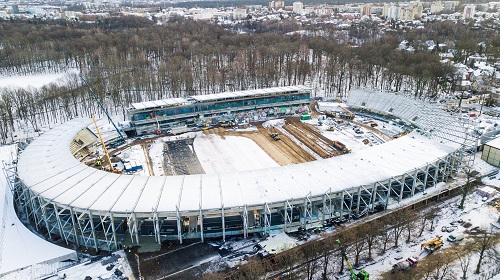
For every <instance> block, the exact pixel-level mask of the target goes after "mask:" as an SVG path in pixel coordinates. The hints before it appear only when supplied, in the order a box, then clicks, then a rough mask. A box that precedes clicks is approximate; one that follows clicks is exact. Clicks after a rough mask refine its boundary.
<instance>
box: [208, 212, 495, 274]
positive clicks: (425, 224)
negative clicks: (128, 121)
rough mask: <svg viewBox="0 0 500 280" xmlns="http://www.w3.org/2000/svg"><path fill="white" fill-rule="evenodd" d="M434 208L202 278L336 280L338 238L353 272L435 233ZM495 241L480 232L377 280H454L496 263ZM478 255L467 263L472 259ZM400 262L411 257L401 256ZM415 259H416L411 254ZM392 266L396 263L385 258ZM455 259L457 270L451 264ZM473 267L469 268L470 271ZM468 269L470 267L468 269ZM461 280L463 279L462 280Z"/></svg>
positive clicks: (340, 265) (342, 267) (341, 270)
mask: <svg viewBox="0 0 500 280" xmlns="http://www.w3.org/2000/svg"><path fill="white" fill-rule="evenodd" d="M439 217H440V215H439V208H433V206H431V207H429V208H427V209H426V210H425V211H421V212H420V211H417V210H413V209H411V208H409V207H407V208H405V209H403V210H400V211H394V212H392V213H390V214H388V215H385V216H383V217H381V218H377V219H374V220H371V221H368V222H366V223H361V224H359V225H353V226H351V227H347V228H344V227H342V226H341V227H340V230H338V231H336V232H334V233H333V234H325V235H324V236H322V238H321V239H319V240H312V241H309V242H307V243H305V244H303V245H301V246H298V247H296V248H293V249H290V250H287V251H285V252H282V253H280V254H277V255H275V256H274V257H272V258H267V259H266V258H265V259H261V258H259V257H254V258H253V259H249V260H248V261H247V262H246V263H245V264H243V265H241V266H239V267H237V269H236V268H235V269H230V270H229V271H224V272H220V273H207V274H205V275H204V276H203V279H205V280H219V279H260V278H262V277H263V276H266V277H265V278H266V279H267V278H270V279H275V278H274V277H276V278H279V279H308V280H312V279H325V280H326V279H335V276H336V275H337V276H338V275H341V274H344V275H345V274H346V273H347V274H348V273H349V272H348V268H347V265H346V262H345V261H344V259H343V257H342V255H341V253H340V250H339V246H338V244H337V242H336V240H340V241H341V242H342V245H343V247H344V249H345V251H346V253H347V255H348V258H349V260H350V261H351V264H352V265H353V266H354V267H355V268H356V267H357V268H358V269H359V267H360V266H361V265H362V264H367V263H368V264H369V263H370V262H371V261H373V260H374V258H375V257H376V256H378V255H384V254H385V253H386V252H387V251H388V250H391V249H393V248H398V247H401V245H402V243H415V246H419V245H420V244H419V243H420V242H418V240H419V238H420V237H421V236H422V235H423V234H424V232H436V231H437V230H438V229H436V224H437V220H438V219H439ZM498 242H500V235H499V234H498V233H491V232H488V231H481V232H479V233H477V234H476V235H474V236H473V237H472V239H471V240H470V241H467V243H465V244H461V245H457V246H455V247H454V248H451V249H441V250H449V251H447V252H446V253H440V252H439V251H437V252H436V253H435V254H433V255H429V256H426V257H425V258H423V259H422V258H421V259H420V260H419V264H418V266H417V267H416V268H412V269H410V270H407V271H401V272H398V273H394V274H392V273H391V272H389V271H388V272H387V273H382V274H381V275H380V277H379V278H380V279H389V280H400V279H401V280H402V279H426V280H427V279H429V280H430V279H437V280H446V279H449V280H451V279H457V278H458V277H465V278H466V277H467V276H470V274H471V271H474V273H476V274H480V273H481V272H483V270H481V265H482V264H483V263H484V261H485V260H487V259H488V260H489V261H491V262H494V263H495V262H497V261H498V252H497V251H496V246H497V244H498ZM474 254H476V255H478V256H479V258H478V259H477V260H474V261H472V259H473V257H472V256H473V255H474ZM403 257H404V258H407V257H411V256H403ZM413 257H419V256H413ZM387 261H389V262H394V263H396V262H397V261H395V260H392V259H391V260H387ZM454 261H456V262H457V263H458V265H459V267H460V270H457V269H455V268H454V267H453V265H452V263H453V262H454ZM472 266H475V267H474V270H473V269H472ZM469 268H471V269H469ZM465 278H463V279H465Z"/></svg>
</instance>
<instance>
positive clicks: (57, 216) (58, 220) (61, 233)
mask: <svg viewBox="0 0 500 280" xmlns="http://www.w3.org/2000/svg"><path fill="white" fill-rule="evenodd" d="M52 207H54V212H55V213H56V220H57V225H58V227H59V234H60V235H61V236H62V238H64V241H65V242H66V245H68V238H67V236H66V234H65V233H64V228H63V225H62V223H61V217H59V214H60V213H62V212H64V209H62V210H61V212H60V213H59V210H57V206H56V205H55V204H54V203H52Z"/></svg>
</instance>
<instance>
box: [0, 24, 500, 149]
mask: <svg viewBox="0 0 500 280" xmlns="http://www.w3.org/2000/svg"><path fill="white" fill-rule="evenodd" d="M271 26H272V25H271ZM280 28H281V27H280ZM364 28H365V29H370V28H375V26H373V25H367V26H366V27H364ZM439 30H441V29H439ZM445 30H448V29H445ZM325 31H326V33H324V34H323V35H319V34H320V33H315V32H312V33H309V34H312V35H308V36H302V35H299V34H293V35H286V34H283V33H279V32H275V30H273V29H272V28H271V29H270V30H269V32H264V33H259V34H239V33H237V32H235V31H231V30H228V29H224V28H222V27H220V26H217V25H212V24H208V23H203V22H196V21H191V20H185V19H183V18H173V19H172V20H171V21H170V22H168V23H165V24H163V25H154V24H153V23H152V22H150V21H148V20H146V19H143V18H137V17H122V18H111V19H100V18H97V19H96V20H95V23H93V24H88V23H85V22H68V21H61V20H58V21H52V22H47V23H46V22H39V21H37V20H36V19H33V20H30V21H27V22H26V21H15V22H0V37H1V38H2V42H1V48H0V75H28V74H33V73H47V72H49V73H58V72H66V71H68V69H77V71H80V72H81V73H82V74H83V75H84V76H85V77H86V79H87V80H88V81H89V83H90V84H91V85H92V86H93V87H94V90H95V92H96V93H97V94H98V95H99V98H100V100H101V101H102V102H103V103H104V104H105V106H106V107H107V109H108V110H109V111H111V112H113V113H117V114H121V113H123V112H124V110H125V108H126V107H127V106H129V104H130V103H132V102H139V101H144V100H156V99H164V98H172V97H185V96H188V95H198V94H211V93H217V92H224V91H237V90H248V89H255V88H266V87H273V86H288V85H296V84H309V85H311V86H312V87H313V89H314V94H315V93H316V92H317V91H318V92H319V91H324V92H326V95H327V96H334V97H339V98H343V97H345V96H346V93H347V92H348V91H349V90H350V89H351V88H353V87H369V88H373V89H379V90H394V91H401V90H409V91H411V92H412V93H413V94H414V95H416V96H426V97H434V96H436V95H437V94H438V93H439V92H441V91H443V90H446V89H448V88H450V77H453V75H452V73H453V71H454V69H453V67H451V66H450V65H449V64H442V63H440V62H439V56H438V55H437V54H436V53H431V52H427V51H416V52H414V53H409V52H401V51H398V50H396V47H397V45H398V44H399V42H400V40H401V37H400V35H399V34H386V35H383V36H377V38H376V39H371V40H364V41H363V42H364V43H363V44H361V45H357V46H353V45H352V44H351V43H350V42H349V41H345V40H341V39H340V37H339V35H338V34H337V33H336V32H338V30H333V29H328V28H326V27H325ZM446 32H454V30H451V31H449V30H448V31H446ZM325 34H326V35H325ZM355 34H358V35H356V36H361V35H359V34H374V33H373V32H356V33H355ZM379 35H380V34H379ZM363 36H364V35H363ZM415 36H417V37H416V38H420V37H422V36H423V35H422V34H421V35H415ZM418 36H420V37H418ZM497 37H498V36H497ZM497 37H493V38H492V39H491V42H493V43H495V42H497V41H498V38H497ZM493 43H492V44H493ZM0 95H1V96H0V111H1V112H3V113H2V115H1V116H0V142H2V143H4V142H5V141H6V139H7V138H8V136H9V135H12V134H15V133H16V131H15V125H14V123H15V120H16V119H18V120H19V121H20V122H22V123H23V124H24V125H25V126H30V127H32V128H33V129H34V130H38V129H39V127H40V126H41V125H45V124H47V123H50V122H57V121H63V120H66V119H69V118H72V117H75V116H81V115H86V114H89V113H91V112H97V111H98V109H97V105H96V104H95V102H93V100H92V99H91V98H90V96H89V95H88V91H87V90H86V89H85V88H84V87H83V86H82V81H81V80H80V78H79V76H78V75H74V74H73V75H67V76H66V78H65V82H64V83H62V84H61V83H59V84H51V85H47V86H45V87H42V88H40V89H33V88H28V89H10V88H4V89H3V90H1V91H0Z"/></svg>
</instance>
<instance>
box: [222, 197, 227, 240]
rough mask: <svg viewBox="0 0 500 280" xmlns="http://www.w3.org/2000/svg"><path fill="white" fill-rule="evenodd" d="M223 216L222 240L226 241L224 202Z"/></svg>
mask: <svg viewBox="0 0 500 280" xmlns="http://www.w3.org/2000/svg"><path fill="white" fill-rule="evenodd" d="M221 218H222V241H223V242H226V219H225V218H224V204H222V209H221Z"/></svg>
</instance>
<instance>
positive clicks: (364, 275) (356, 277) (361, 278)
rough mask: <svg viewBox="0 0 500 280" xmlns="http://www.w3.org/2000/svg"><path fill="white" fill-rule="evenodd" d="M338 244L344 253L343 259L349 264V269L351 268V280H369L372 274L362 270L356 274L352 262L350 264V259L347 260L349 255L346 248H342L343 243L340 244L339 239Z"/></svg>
mask: <svg viewBox="0 0 500 280" xmlns="http://www.w3.org/2000/svg"><path fill="white" fill-rule="evenodd" d="M337 244H339V247H340V252H341V253H342V257H343V259H344V260H345V262H346V263H347V267H348V268H349V273H350V274H351V278H350V280H369V278H370V274H368V272H366V271H364V270H360V271H359V273H358V274H356V272H354V269H353V268H352V265H351V262H349V259H348V258H347V254H346V253H345V250H344V247H343V246H342V243H341V242H340V240H339V239H337Z"/></svg>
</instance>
